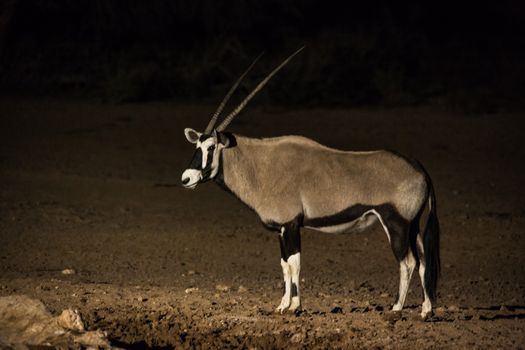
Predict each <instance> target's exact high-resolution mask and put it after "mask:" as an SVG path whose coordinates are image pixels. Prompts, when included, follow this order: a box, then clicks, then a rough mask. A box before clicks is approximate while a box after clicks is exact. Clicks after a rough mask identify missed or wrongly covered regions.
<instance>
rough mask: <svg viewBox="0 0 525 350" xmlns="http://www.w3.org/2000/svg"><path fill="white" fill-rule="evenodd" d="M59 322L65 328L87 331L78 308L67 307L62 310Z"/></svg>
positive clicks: (58, 318)
mask: <svg viewBox="0 0 525 350" xmlns="http://www.w3.org/2000/svg"><path fill="white" fill-rule="evenodd" d="M57 323H58V325H59V326H60V327H62V328H65V329H69V330H72V331H77V332H83V331H85V328H84V323H83V322H82V318H81V317H80V314H79V313H78V310H73V309H66V310H64V311H62V313H61V314H60V316H58V317H57Z"/></svg>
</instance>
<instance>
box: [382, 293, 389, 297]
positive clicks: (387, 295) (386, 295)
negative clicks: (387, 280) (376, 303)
mask: <svg viewBox="0 0 525 350" xmlns="http://www.w3.org/2000/svg"><path fill="white" fill-rule="evenodd" d="M389 297H390V294H389V293H381V298H389Z"/></svg>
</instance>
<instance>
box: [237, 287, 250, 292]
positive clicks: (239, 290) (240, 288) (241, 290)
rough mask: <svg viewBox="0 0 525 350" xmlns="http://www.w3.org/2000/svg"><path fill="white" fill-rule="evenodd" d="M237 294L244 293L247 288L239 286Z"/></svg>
mask: <svg viewBox="0 0 525 350" xmlns="http://www.w3.org/2000/svg"><path fill="white" fill-rule="evenodd" d="M237 291H238V292H239V293H246V292H247V291H248V288H246V287H245V286H239V289H237Z"/></svg>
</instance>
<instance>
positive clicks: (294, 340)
mask: <svg viewBox="0 0 525 350" xmlns="http://www.w3.org/2000/svg"><path fill="white" fill-rule="evenodd" d="M303 340H304V335H303V334H301V333H295V334H294V335H292V338H291V339H290V341H291V342H292V343H301V342H302V341H303Z"/></svg>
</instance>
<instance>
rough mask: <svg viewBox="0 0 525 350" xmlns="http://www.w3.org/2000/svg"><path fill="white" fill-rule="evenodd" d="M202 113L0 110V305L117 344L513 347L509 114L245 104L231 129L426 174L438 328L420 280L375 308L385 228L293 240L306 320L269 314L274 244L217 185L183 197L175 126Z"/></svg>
mask: <svg viewBox="0 0 525 350" xmlns="http://www.w3.org/2000/svg"><path fill="white" fill-rule="evenodd" d="M213 109H214V106H184V105H180V104H175V103H169V102H164V103H148V104H140V105H119V106H113V105H105V104H102V103H100V102H98V101H94V100H93V101H90V100H59V99H28V98H2V99H1V100H0V146H1V148H0V183H1V185H0V296H6V295H17V294H25V295H28V296H29V297H32V298H36V299H38V300H41V301H42V302H43V303H44V304H45V305H46V307H47V308H48V309H49V310H50V311H51V312H52V313H53V314H55V315H57V314H59V313H60V311H61V310H63V309H66V308H74V309H75V308H76V309H78V310H79V312H80V314H81V315H82V318H83V319H84V321H85V323H86V326H87V328H88V329H90V330H95V329H100V330H102V331H105V332H107V335H108V338H109V339H110V340H111V341H112V343H113V344H114V345H115V346H120V347H125V348H140V347H144V346H150V347H173V346H176V347H182V348H191V347H194V348H215V347H227V348H275V347H282V348H284V347H286V348H288V347H292V348H293V347H296V348H300V347H307V348H310V347H312V348H318V347H321V348H326V347H333V348H338V347H340V348H371V347H380V348H416V347H417V348H469V349H470V348H524V346H525V274H524V272H525V266H524V262H525V256H524V251H525V249H524V248H525V237H524V235H523V233H524V232H523V227H524V224H525V209H524V208H525V206H524V204H525V197H524V192H525V190H524V189H523V178H524V177H523V176H524V168H525V163H524V162H523V160H524V159H525V158H524V153H525V148H524V147H523V136H522V135H523V124H525V123H523V118H524V117H523V116H522V115H516V114H504V113H500V114H497V115H495V114H492V115H480V114H476V115H462V114H459V113H453V112H449V111H446V110H445V109H444V108H440V107H439V106H433V107H410V108H397V109H356V110H304V111H300V110H299V111H294V112H289V111H282V110H277V109H270V110H263V109H259V108H256V107H248V108H247V110H246V112H245V114H243V115H242V116H240V117H239V119H238V121H236V122H235V123H234V124H232V127H231V131H233V132H237V133H240V134H244V135H247V136H260V137H262V136H276V135H286V134H301V135H305V136H308V137H311V138H313V139H316V140H318V141H320V142H322V143H324V144H327V145H329V146H333V147H338V148H342V149H353V150H366V149H378V148H389V149H395V150H398V151H400V152H401V153H404V154H407V155H410V156H413V157H415V158H417V159H419V160H420V161H421V162H422V163H423V164H424V165H425V166H426V168H427V170H428V171H429V172H430V174H431V175H432V177H433V179H434V185H435V188H436V191H437V195H438V205H439V215H440V219H441V224H442V265H443V266H442V280H441V284H440V289H439V301H438V305H437V307H438V309H437V310H436V316H435V317H434V319H433V322H422V321H421V320H419V319H418V315H419V312H420V303H421V289H420V286H419V281H418V280H417V278H414V279H413V280H412V284H411V289H410V292H409V295H408V298H407V303H406V304H407V308H406V309H405V310H404V311H403V313H402V315H401V316H400V317H397V318H396V317H392V315H391V314H390V313H389V312H388V309H389V308H390V306H391V304H392V303H393V301H394V297H395V295H396V291H397V288H398V268H397V264H396V262H395V259H394V257H393V254H392V252H391V250H390V247H389V245H388V242H387V239H386V236H385V234H384V233H383V232H382V230H381V228H380V227H374V228H373V229H372V230H370V231H368V232H366V233H360V234H355V235H329V234H322V233H317V232H314V231H308V230H305V231H304V232H303V254H302V258H303V259H302V262H303V264H302V278H303V282H302V301H303V306H304V311H303V312H302V313H300V314H284V315H280V314H275V313H273V310H274V308H275V307H276V306H277V305H278V303H279V301H280V297H281V293H282V288H283V286H282V282H281V280H282V274H281V267H280V264H279V260H280V255H279V247H278V240H277V238H276V237H275V234H274V233H270V232H267V231H266V230H265V229H264V228H263V227H262V225H261V224H260V222H259V221H258V219H257V217H256V215H255V214H254V213H253V212H251V211H250V210H249V209H248V208H246V207H244V206H243V205H242V204H241V203H240V202H238V201H237V200H236V199H235V198H233V197H232V196H230V195H229V194H227V193H225V192H223V191H221V190H220V189H219V188H218V186H216V185H215V184H213V183H207V184H205V185H202V186H200V187H198V188H197V189H196V190H194V191H190V190H184V189H182V188H180V187H179V186H178V182H179V179H180V174H181V171H182V169H183V168H184V167H185V165H186V164H187V163H188V162H189V160H190V158H191V155H192V152H193V149H192V147H193V146H192V145H190V144H189V143H187V142H186V141H185V138H184V135H183V128H184V127H190V126H191V127H194V128H197V129H202V128H203V127H204V126H205V125H206V122H207V118H208V116H209V115H210V114H211V113H212V112H213ZM276 171H283V170H282V169H276ZM64 269H74V271H75V273H74V274H68V275H65V274H62V273H61V271H62V270H64Z"/></svg>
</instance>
